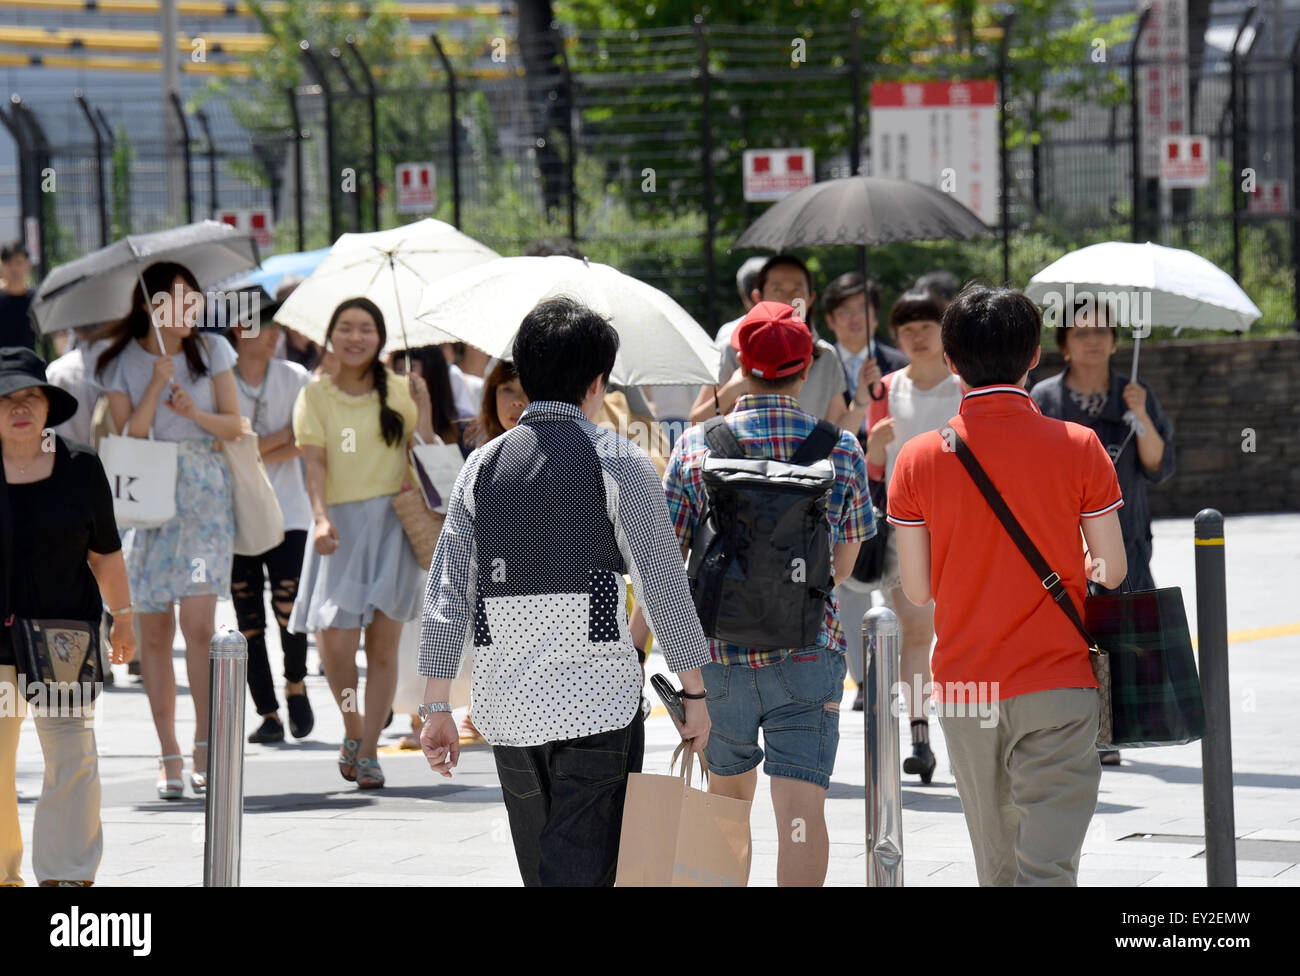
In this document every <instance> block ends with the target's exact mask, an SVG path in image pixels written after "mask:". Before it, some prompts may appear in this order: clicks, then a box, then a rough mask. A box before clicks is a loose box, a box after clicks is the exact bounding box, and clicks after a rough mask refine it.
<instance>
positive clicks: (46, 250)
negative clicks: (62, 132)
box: [13, 95, 58, 277]
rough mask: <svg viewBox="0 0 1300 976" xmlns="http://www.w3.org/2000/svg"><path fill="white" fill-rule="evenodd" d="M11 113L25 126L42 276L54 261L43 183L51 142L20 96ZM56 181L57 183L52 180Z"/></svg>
mask: <svg viewBox="0 0 1300 976" xmlns="http://www.w3.org/2000/svg"><path fill="white" fill-rule="evenodd" d="M13 107H14V115H15V116H16V117H17V118H18V121H19V124H20V125H22V126H24V127H25V128H26V130H27V144H28V146H29V147H30V151H31V154H32V173H31V176H30V177H29V180H30V184H29V189H30V190H31V192H32V194H33V197H32V207H33V210H34V212H35V217H36V236H37V237H38V238H39V242H38V243H39V247H38V248H37V251H38V253H37V260H38V261H39V262H40V269H41V270H40V274H41V276H42V277H43V276H45V275H47V274H49V271H50V268H51V266H52V265H53V261H52V260H51V258H52V254H51V248H50V235H49V220H48V219H47V215H46V213H45V198H46V196H47V194H46V193H45V188H44V186H43V185H42V184H43V183H44V180H45V176H44V174H45V171H46V170H47V169H49V168H50V144H49V141H48V140H47V139H46V138H45V130H44V129H42V128H41V123H40V122H39V121H38V120H37V118H36V113H35V112H33V111H32V110H31V107H30V106H28V105H27V104H26V103H25V102H24V101H23V100H22V99H21V98H19V97H18V96H17V95H14V96H13ZM55 185H56V186H57V185H58V184H57V183H56V184H55ZM55 199H57V197H55ZM24 230H25V228H24Z"/></svg>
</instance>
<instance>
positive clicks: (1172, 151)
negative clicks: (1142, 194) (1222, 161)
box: [1160, 136, 1210, 189]
mask: <svg viewBox="0 0 1300 976" xmlns="http://www.w3.org/2000/svg"><path fill="white" fill-rule="evenodd" d="M1160 182H1161V183H1162V184H1164V185H1165V186H1166V187H1169V188H1171V189H1173V188H1178V187H1197V186H1209V185H1210V140H1209V139H1208V138H1206V137H1205V136H1165V138H1164V150H1163V152H1161V154H1160Z"/></svg>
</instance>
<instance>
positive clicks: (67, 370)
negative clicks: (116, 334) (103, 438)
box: [45, 339, 108, 444]
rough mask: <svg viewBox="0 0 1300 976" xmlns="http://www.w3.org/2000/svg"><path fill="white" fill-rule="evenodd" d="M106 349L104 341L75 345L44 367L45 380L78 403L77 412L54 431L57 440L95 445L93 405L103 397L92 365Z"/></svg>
mask: <svg viewBox="0 0 1300 976" xmlns="http://www.w3.org/2000/svg"><path fill="white" fill-rule="evenodd" d="M106 348H108V340H107V339H101V340H100V341H99V342H95V343H92V344H91V345H89V346H84V345H78V346H77V347H76V348H75V349H69V350H68V351H67V352H65V353H64V354H63V355H62V356H60V357H59V358H58V359H56V360H54V362H52V363H50V364H49V365H48V366H46V367H45V378H46V379H48V380H49V381H50V382H51V383H52V384H53V385H54V386H57V387H58V388H59V389H60V390H63V391H64V392H65V393H71V394H72V395H73V396H74V397H76V399H77V412H76V413H74V414H73V415H72V417H71V418H70V419H68V420H65V421H64V422H63V423H61V424H59V425H58V426H57V427H55V428H54V432H55V433H56V434H58V435H59V436H60V437H63V438H66V439H67V440H70V441H76V442H77V443H78V444H90V443H91V442H93V441H94V439H95V430H94V427H95V404H96V403H97V402H98V401H99V398H100V396H101V395H103V393H104V388H103V387H102V386H101V385H100V383H99V380H98V379H97V378H96V377H95V362H96V361H97V359H98V358H99V354H100V353H101V352H103V351H104V350H105V349H106Z"/></svg>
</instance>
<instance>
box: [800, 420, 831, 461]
mask: <svg viewBox="0 0 1300 976" xmlns="http://www.w3.org/2000/svg"><path fill="white" fill-rule="evenodd" d="M839 442H840V429H839V428H838V427H836V426H835V425H834V424H832V423H831V422H830V421H828V420H819V421H817V426H816V427H814V428H813V429H812V430H811V431H809V433H808V436H807V437H805V438H804V440H803V443H802V444H800V445H799V450H797V451H795V452H794V457H792V458H791V459H790V463H791V464H799V465H806V464H813V463H814V462H816V461H821V460H823V459H825V458H828V457H830V455H831V451H833V450H835V445H836V444H838V443H839Z"/></svg>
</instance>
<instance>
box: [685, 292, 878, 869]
mask: <svg viewBox="0 0 1300 976" xmlns="http://www.w3.org/2000/svg"><path fill="white" fill-rule="evenodd" d="M731 344H732V346H733V347H734V348H735V349H736V350H737V352H738V353H739V365H740V370H741V372H742V373H743V375H744V377H745V390H746V392H744V393H742V394H741V395H740V398H739V399H738V400H737V401H736V405H735V407H734V408H732V410H731V411H730V412H729V413H727V414H726V416H725V417H719V418H716V419H713V418H711V419H710V420H708V421H705V422H704V423H701V424H696V425H695V426H694V427H689V428H687V430H686V431H685V432H684V433H683V434H682V436H681V438H680V439H679V440H678V441H677V444H676V446H675V447H674V448H673V455H672V457H671V458H670V459H669V461H668V470H667V471H666V472H665V474H664V494H665V496H666V498H667V502H668V514H669V516H670V517H671V518H672V522H673V527H674V528H675V529H676V530H677V538H678V541H679V542H681V544H682V551H683V553H684V554H685V553H687V552H690V551H691V549H692V544H693V543H695V542H697V541H699V542H700V544H701V545H702V546H704V547H705V548H706V550H707V547H708V545H709V543H708V539H709V537H710V536H709V533H700V532H699V531H698V530H699V529H700V527H701V526H702V525H703V524H704V522H705V520H706V519H709V518H710V516H709V514H708V508H709V498H708V489H707V488H706V486H705V482H704V462H705V460H706V459H707V458H708V457H709V454H710V446H709V444H710V440H712V441H713V443H715V444H716V443H718V441H719V440H720V439H724V438H725V434H723V432H722V431H721V430H720V429H719V428H718V427H717V426H716V425H717V424H718V423H719V422H721V423H722V424H723V425H725V426H726V427H727V428H729V432H730V434H731V435H732V436H734V438H735V440H736V442H737V443H736V444H735V446H734V447H732V448H730V449H729V450H730V453H727V454H726V455H724V456H726V457H736V458H738V457H741V456H742V454H740V453H736V449H737V448H739V449H742V450H743V452H744V456H748V457H750V458H768V459H771V460H774V461H781V462H785V463H794V460H793V459H794V458H795V457H796V454H797V452H799V450H800V447H801V446H802V445H803V444H804V442H805V440H809V441H812V442H813V444H814V445H815V446H816V448H817V451H820V450H822V449H827V453H825V454H821V457H824V458H826V459H828V460H829V461H830V462H831V466H832V467H833V468H834V471H835V481H834V484H833V486H832V488H831V490H830V492H829V494H828V495H827V497H826V501H825V519H826V536H827V537H826V538H825V540H824V543H825V544H826V545H827V546H828V547H829V555H830V559H829V563H830V564H831V565H830V569H831V575H832V576H833V580H834V583H839V582H842V581H843V580H844V579H845V578H846V577H847V576H849V575H850V574H851V573H852V572H853V564H854V561H855V560H856V559H857V555H858V547H859V546H860V545H861V544H862V542H863V541H865V540H866V539H869V538H871V536H873V535H874V534H875V532H876V526H875V520H874V516H873V513H872V508H871V499H870V496H869V495H868V493H867V467H866V458H865V457H864V456H863V454H862V448H861V446H860V445H859V444H858V439H857V438H856V437H855V436H854V435H853V434H852V433H850V432H849V431H846V430H842V429H840V428H839V427H837V426H835V425H834V424H833V423H831V422H822V423H819V420H818V417H817V416H815V415H814V414H812V413H809V412H808V411H806V410H801V409H800V408H799V400H798V396H799V391H800V388H801V387H803V385H804V382H805V381H806V380H807V379H808V375H809V372H810V371H811V370H812V368H813V362H814V357H813V334H812V330H811V329H810V328H809V327H808V325H807V324H806V323H805V322H804V321H803V319H802V318H800V317H799V315H798V313H797V312H796V311H795V310H794V308H793V307H791V306H790V305H786V304H785V303H783V302H773V301H760V302H759V303H758V304H757V305H755V306H754V307H753V308H752V309H750V311H749V313H748V314H747V315H746V316H745V317H744V318H743V319H742V320H741V321H740V324H739V325H737V326H736V329H735V331H734V332H732V334H731ZM837 369H838V366H837ZM814 432H816V434H815V433H814ZM810 435H812V436H810ZM813 436H815V437H816V438H817V439H816V440H813ZM817 451H814V450H812V449H811V448H810V450H809V452H805V453H806V454H816V453H817ZM799 463H800V464H804V463H811V462H807V461H800V462H799ZM723 517H724V518H725V516H723ZM723 531H724V534H725V531H729V530H723ZM745 531H749V532H751V535H750V536H749V538H748V545H749V547H750V551H751V553H754V552H758V551H760V550H761V549H762V547H763V546H764V545H765V544H770V540H767V539H764V538H762V537H760V536H759V535H758V534H756V533H757V529H755V528H754V527H750V528H748V529H746V530H745ZM692 555H693V556H694V554H692ZM826 582H830V581H826ZM755 586H761V584H759V583H755ZM831 588H833V586H832V587H829V588H828V589H831ZM827 595H828V597H829V598H828V599H826V601H825V612H824V615H823V617H822V621H821V626H820V628H818V631H817V634H816V637H814V638H813V639H812V641H811V643H810V644H809V645H808V646H804V647H788V648H776V649H773V648H772V647H771V645H770V643H768V644H765V645H764V646H762V647H746V646H743V645H741V644H737V643H732V642H730V641H728V640H724V639H721V638H719V637H713V636H710V638H709V652H710V655H711V657H712V660H711V662H710V663H708V664H706V665H704V667H703V668H702V669H701V674H702V675H703V676H704V685H705V688H706V689H707V690H708V694H709V696H710V698H709V717H710V721H712V723H713V728H714V729H715V730H717V731H718V733H719V734H718V735H713V736H710V738H709V741H708V743H707V745H706V746H705V748H704V754H705V757H706V758H707V760H708V763H709V772H710V773H711V774H712V775H711V776H710V777H709V792H711V793H716V794H721V795H723V796H731V797H738V798H740V799H745V800H752V799H753V797H754V791H755V788H756V786H757V782H758V767H759V765H762V766H763V771H764V772H765V773H766V774H767V775H768V776H769V777H770V779H771V789H772V805H773V807H774V808H775V810H776V814H777V821H778V825H781V824H789V823H791V822H793V821H795V820H802V822H803V823H804V824H805V825H806V827H807V833H806V836H799V839H798V840H797V841H796V840H795V836H798V835H794V834H792V833H791V832H790V831H789V830H787V829H785V828H784V827H782V829H780V830H779V831H778V836H779V838H780V852H779V857H778V866H777V882H778V883H779V884H782V885H819V884H821V883H822V882H823V881H824V880H825V878H826V866H827V860H828V857H829V852H830V840H829V837H828V834H827V830H826V815H825V801H826V790H827V787H828V786H829V785H830V776H831V771H832V769H833V768H834V766H835V752H836V749H837V747H838V744H839V719H840V714H839V703H840V699H841V698H842V696H843V695H844V675H845V671H846V668H847V665H846V662H845V660H844V650H845V646H846V645H845V639H844V629H843V627H842V626H841V624H840V620H839V611H838V606H837V604H836V602H835V600H834V598H833V596H830V594H829V592H828V594H827ZM733 609H734V608H733ZM854 625H856V626H860V625H861V624H860V622H854ZM706 633H709V630H708V629H706ZM759 729H762V732H763V736H762V739H763V744H762V746H760V745H759V741H758V740H759V734H758V733H759ZM765 760H766V761H765Z"/></svg>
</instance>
